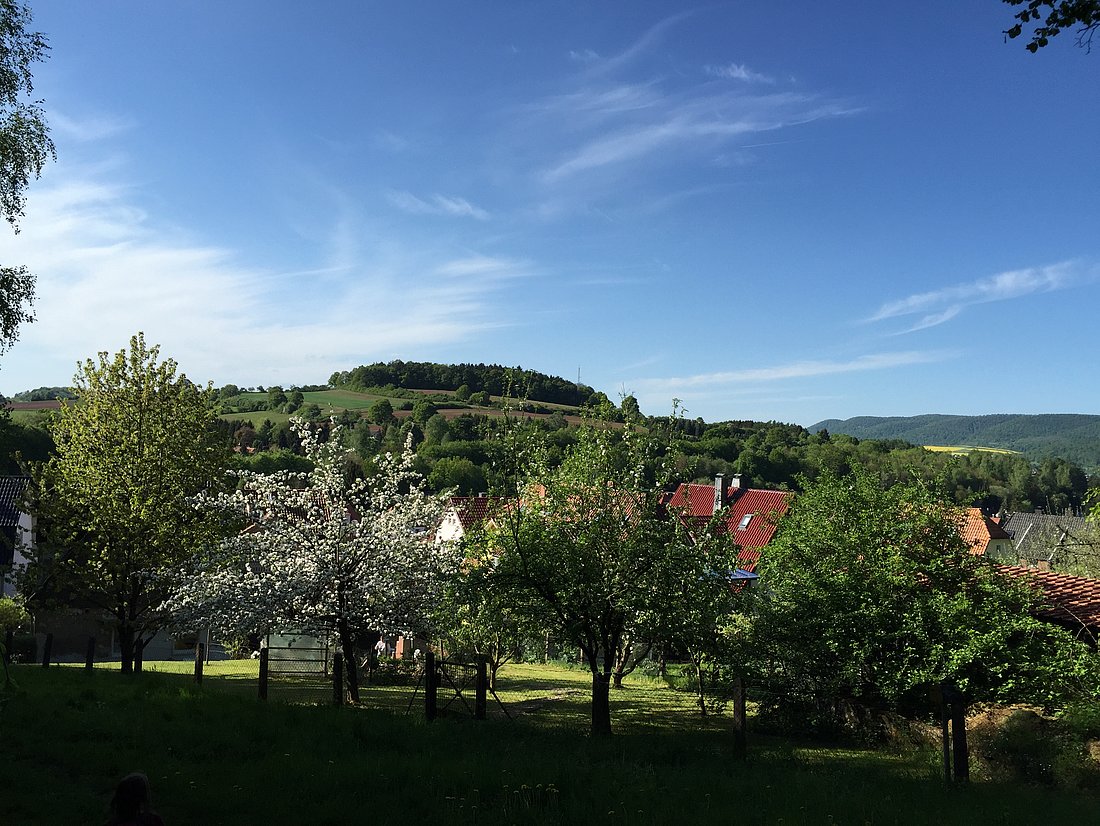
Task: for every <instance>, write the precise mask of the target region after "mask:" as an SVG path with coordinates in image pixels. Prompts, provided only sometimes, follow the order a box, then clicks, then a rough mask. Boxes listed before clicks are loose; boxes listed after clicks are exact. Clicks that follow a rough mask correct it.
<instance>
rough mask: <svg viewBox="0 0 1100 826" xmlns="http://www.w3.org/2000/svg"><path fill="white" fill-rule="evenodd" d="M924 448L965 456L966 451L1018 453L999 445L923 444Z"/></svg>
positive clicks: (934, 451)
mask: <svg viewBox="0 0 1100 826" xmlns="http://www.w3.org/2000/svg"><path fill="white" fill-rule="evenodd" d="M923 447H924V449H925V450H931V451H932V452H933V453H951V454H954V455H956V456H965V455H966V454H968V453H1000V454H1002V455H1005V456H1016V455H1019V453H1020V451H1018V450H1005V449H1004V448H1000V447H977V446H975V445H923Z"/></svg>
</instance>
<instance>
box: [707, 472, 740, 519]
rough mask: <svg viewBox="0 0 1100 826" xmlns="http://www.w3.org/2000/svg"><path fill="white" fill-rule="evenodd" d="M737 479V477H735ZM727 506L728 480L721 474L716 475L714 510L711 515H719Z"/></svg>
mask: <svg viewBox="0 0 1100 826" xmlns="http://www.w3.org/2000/svg"><path fill="white" fill-rule="evenodd" d="M734 478H735V479H736V478H737V477H736V476H735V477H734ZM725 504H726V480H725V478H724V477H723V476H722V474H721V473H716V474H715V475H714V508H713V509H712V510H711V513H712V514H714V513H718V511H720V510H722V508H723V507H724V506H725Z"/></svg>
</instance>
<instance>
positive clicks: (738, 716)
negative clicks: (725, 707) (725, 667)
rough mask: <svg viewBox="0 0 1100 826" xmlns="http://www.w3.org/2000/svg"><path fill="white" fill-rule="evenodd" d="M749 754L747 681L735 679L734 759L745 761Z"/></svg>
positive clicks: (739, 678)
mask: <svg viewBox="0 0 1100 826" xmlns="http://www.w3.org/2000/svg"><path fill="white" fill-rule="evenodd" d="M747 753H748V748H747V743H746V740H745V680H744V678H743V677H734V678H733V758H734V759H735V760H744V759H745V756H746V754H747Z"/></svg>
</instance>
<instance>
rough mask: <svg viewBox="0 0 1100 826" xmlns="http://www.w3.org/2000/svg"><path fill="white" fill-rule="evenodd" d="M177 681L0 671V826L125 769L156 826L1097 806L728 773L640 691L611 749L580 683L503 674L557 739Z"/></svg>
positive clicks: (867, 770) (883, 782)
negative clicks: (2, 674) (591, 722)
mask: <svg viewBox="0 0 1100 826" xmlns="http://www.w3.org/2000/svg"><path fill="white" fill-rule="evenodd" d="M147 666H148V667H149V668H150V669H152V668H153V667H154V664H147ZM190 666H191V664H190V663H172V664H155V668H156V669H157V670H149V671H147V673H144V674H141V675H134V676H124V675H122V674H119V673H118V672H117V671H114V670H111V669H110V668H99V669H96V670H95V671H94V672H92V673H85V672H84V671H83V669H81V668H51V669H48V670H47V669H42V668H40V667H38V666H29V665H26V666H15V667H14V668H13V676H14V677H15V679H16V680H17V682H18V688H17V689H16V690H15V691H14V692H10V693H9V694H7V695H5V696H6V698H7V702H6V703H5V704H4V705H3V707H2V710H0V765H3V766H5V767H6V769H7V771H6V772H5V776H6V778H7V780H8V782H6V783H5V784H4V786H5V791H4V793H3V794H0V823H5V824H7V823H11V824H23V825H25V826H33V825H34V824H56V823H101V822H103V820H104V819H105V816H106V807H107V802H108V800H109V798H110V795H111V792H112V789H113V786H114V783H115V782H117V780H118V778H120V777H121V776H122V775H124V774H126V773H127V772H129V771H132V770H135V769H140V770H143V771H145V772H146V773H147V774H148V775H149V777H150V780H151V783H152V786H153V792H154V802H155V804H156V807H157V809H158V810H159V811H160V813H161V814H162V816H163V817H164V818H165V821H166V822H167V823H168V824H169V826H173V825H178V824H191V823H203V824H223V823H224V824H270V823H275V824H278V823H288V824H298V823H309V824H346V823H354V822H360V821H362V822H372V821H381V822H394V821H397V822H429V821H430V822H433V823H470V824H473V823H478V824H486V823H487V824H496V823H501V824H503V823H524V824H527V823H530V824H546V823H562V824H566V823H568V824H574V823H593V822H600V823H607V824H618V823H624V824H625V823H630V824H662V826H664V824H670V823H682V822H702V823H712V822H713V823H726V822H735V821H736V822H737V823H750V824H773V823H787V824H792V823H875V824H890V823H947V824H954V823H958V824H963V823H965V824H973V823H982V824H985V823H1005V824H1014V823H1020V824H1024V823H1038V822H1047V823H1075V822H1081V823H1088V822H1094V820H1095V812H1096V810H1097V806H1098V805H1100V801H1098V800H1097V799H1096V798H1094V797H1093V798H1090V797H1088V796H1083V795H1080V796H1079V795H1073V794H1067V793H1055V792H1052V791H1048V790H1045V789H1034V788H1027V787H1022V786H1018V785H1000V784H992V783H975V784H973V785H972V786H970V787H969V788H947V787H945V786H944V785H943V783H942V782H941V781H940V780H938V779H937V776H936V762H937V758H936V754H935V753H934V752H922V751H913V752H904V753H902V752H897V753H895V752H876V751H868V750H861V749H851V748H825V747H822V746H820V745H812V744H798V743H792V742H789V741H785V740H778V739H764V738H759V737H753V738H751V740H750V753H749V759H748V761H747V762H745V763H737V762H734V761H732V760H731V759H730V754H729V748H730V739H729V735H728V731H727V730H726V729H725V724H724V723H722V722H720V721H716V722H709V723H707V724H706V725H699V724H698V720H697V718H693V717H691V716H690V715H687V714H683V715H681V714H677V713H673V712H674V711H675V709H676V708H679V707H680V704H681V702H682V698H679V696H678V695H677V694H676V692H672V691H670V690H668V689H664V690H663V693H664V695H665V699H663V700H662V699H660V696H659V695H660V694H662V690H661V689H660V688H659V687H657V686H656V685H650V686H649V687H648V689H647V686H646V685H644V684H643V683H639V684H638V685H637V686H636V687H635V688H633V689H626V690H624V691H623V692H622V695H623V696H622V697H617V698H616V700H615V702H616V710H615V712H614V714H615V723H616V726H617V730H618V733H617V734H616V736H615V737H613V738H611V739H610V740H607V741H602V740H592V739H590V738H589V737H588V736H587V735H586V725H585V723H586V718H585V714H586V712H587V707H586V698H585V696H584V694H583V690H584V689H585V688H586V687H587V682H588V680H587V675H586V674H585V673H584V672H582V671H571V670H567V669H544V668H540V667H535V666H524V667H523V668H533V669H536V670H535V671H534V672H532V673H528V674H523V673H521V669H519V668H515V669H512V672H513V673H512V674H510V675H507V676H506V674H505V673H504V672H502V675H501V685H500V689H501V695H502V697H505V696H508V695H507V692H508V691H512V690H514V687H515V686H517V685H520V684H521V683H522V684H523V685H525V686H527V689H525V691H526V692H527V695H533V694H538V693H539V692H543V689H551V693H555V692H560V693H555V694H554V696H557V697H558V699H559V700H560V701H562V702H565V703H567V704H568V703H572V704H573V705H572V706H568V708H571V709H572V711H570V712H569V714H574V715H575V716H574V717H570V716H568V714H567V715H566V717H564V718H562V717H560V716H558V717H556V718H555V719H556V722H555V723H554V724H553V725H550V724H545V723H537V724H534V725H531V724H528V723H527V722H525V721H524V720H525V718H527V717H530V719H531V721H532V722H536V720H537V718H539V717H542V716H546V715H545V711H546V707H545V706H544V707H542V708H540V709H537V710H535V711H532V712H531V713H530V714H529V715H526V714H525V715H523V717H521V718H520V719H519V720H518V721H516V722H508V721H507V720H505V719H503V718H497V719H491V720H489V721H486V722H484V723H475V722H473V721H470V720H461V719H441V720H437V721H436V722H435V723H432V724H428V723H426V722H425V721H424V720H423V718H422V716H421V715H420V714H418V713H413V714H409V715H404V714H394V713H389V712H386V711H380V710H378V709H377V708H373V707H370V706H371V705H372V701H373V699H374V695H370V694H369V692H368V698H367V700H366V702H365V703H364V706H367V707H363V708H349V707H343V708H335V707H331V706H324V705H319V706H310V705H299V704H289V703H279V702H268V703H262V702H260V701H259V700H257V699H255V694H254V686H255V683H254V682H252V679H253V674H254V672H253V670H252V669H254V668H255V664H254V663H252V662H243V663H232V664H225V665H222V664H217V663H211V665H210V669H209V670H208V671H207V674H208V675H209V676H208V677H207V679H206V680H205V681H204V683H203V685H202V687H201V688H200V687H197V686H195V684H194V683H193V681H192V680H191V678H190V676H189V671H190ZM173 672H175V673H173ZM216 675H217V676H216ZM532 680H539V681H541V684H540V686H539V687H538V689H537V690H532V689H531V688H530V686H531V684H532ZM509 681H512V682H511V685H512V687H511V688H510V687H509ZM372 691H373V689H372ZM573 691H579V692H581V693H570V692H573ZM401 696H403V697H405V698H407V697H408V696H409V694H408V689H405V690H404V691H403V693H402V694H401ZM542 696H543V698H545V697H546V696H547V694H546V693H545V692H543V693H542ZM513 700H514V701H515V702H517V703H522V702H528V701H529V700H525V699H524V698H519V697H514V698H513ZM405 702H406V703H407V699H406V700H405ZM490 702H491V701H490ZM662 702H664V703H666V705H667V707H662V706H661V705H660V703H662ZM418 708H419V707H418V706H414V709H418ZM16 778H17V782H16Z"/></svg>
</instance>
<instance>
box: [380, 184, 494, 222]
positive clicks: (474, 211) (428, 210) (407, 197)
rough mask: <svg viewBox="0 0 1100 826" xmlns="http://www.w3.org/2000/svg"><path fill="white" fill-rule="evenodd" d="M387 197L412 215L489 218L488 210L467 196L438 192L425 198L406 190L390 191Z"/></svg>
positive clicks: (486, 219)
mask: <svg viewBox="0 0 1100 826" xmlns="http://www.w3.org/2000/svg"><path fill="white" fill-rule="evenodd" d="M386 197H387V198H388V199H389V202H390V203H391V204H393V205H394V206H395V207H397V208H398V209H400V210H402V211H403V212H408V213H410V214H411V215H451V216H454V217H457V218H476V219H477V220H479V221H488V220H489V213H488V212H487V211H485V210H484V209H482V208H481V207H478V206H474V205H473V204H471V203H470V202H469V201H467V200H466V199H465V198H458V197H454V196H450V195H440V194H438V193H437V194H435V195H432V196H431V197H429V198H428V199H427V200H424V199H423V198H418V197H417V196H415V195H413V194H412V193H411V192H404V191H393V192H389V193H387V196H386Z"/></svg>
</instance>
